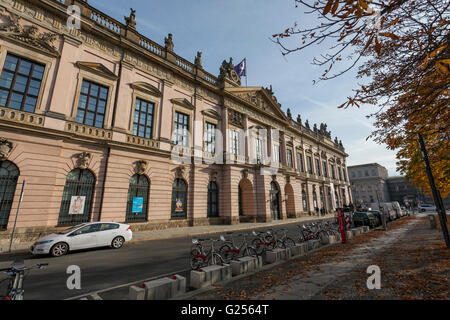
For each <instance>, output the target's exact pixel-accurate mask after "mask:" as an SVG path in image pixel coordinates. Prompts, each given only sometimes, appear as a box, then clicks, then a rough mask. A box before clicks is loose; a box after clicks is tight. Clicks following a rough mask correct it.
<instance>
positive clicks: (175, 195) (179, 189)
mask: <svg viewBox="0 0 450 320" xmlns="http://www.w3.org/2000/svg"><path fill="white" fill-rule="evenodd" d="M186 218H187V185H186V182H184V180H183V179H176V180H175V181H174V182H173V185H172V219H186Z"/></svg>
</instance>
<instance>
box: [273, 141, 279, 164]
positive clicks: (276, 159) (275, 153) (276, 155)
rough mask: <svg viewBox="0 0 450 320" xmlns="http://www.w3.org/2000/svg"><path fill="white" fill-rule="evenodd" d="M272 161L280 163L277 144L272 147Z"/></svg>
mask: <svg viewBox="0 0 450 320" xmlns="http://www.w3.org/2000/svg"><path fill="white" fill-rule="evenodd" d="M273 161H274V162H275V163H280V146H279V145H277V144H274V145H273Z"/></svg>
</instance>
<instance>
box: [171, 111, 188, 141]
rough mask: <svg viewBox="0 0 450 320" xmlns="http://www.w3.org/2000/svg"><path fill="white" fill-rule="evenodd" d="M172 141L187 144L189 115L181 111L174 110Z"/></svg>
mask: <svg viewBox="0 0 450 320" xmlns="http://www.w3.org/2000/svg"><path fill="white" fill-rule="evenodd" d="M174 129H175V131H174V138H173V143H174V144H176V145H178V146H182V147H188V146H189V116H188V115H187V114H184V113H181V112H175V126H174Z"/></svg>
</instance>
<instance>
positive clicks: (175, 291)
mask: <svg viewBox="0 0 450 320" xmlns="http://www.w3.org/2000/svg"><path fill="white" fill-rule="evenodd" d="M172 279H173V280H175V281H174V282H172V298H173V297H177V296H180V295H182V294H185V293H186V278H185V277H183V276H180V275H179V274H176V275H174V276H173V277H172Z"/></svg>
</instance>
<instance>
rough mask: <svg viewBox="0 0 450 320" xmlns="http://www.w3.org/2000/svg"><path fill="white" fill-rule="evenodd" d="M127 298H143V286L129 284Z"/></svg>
mask: <svg viewBox="0 0 450 320" xmlns="http://www.w3.org/2000/svg"><path fill="white" fill-rule="evenodd" d="M128 298H129V299H130V300H145V288H140V287H138V286H131V287H130V289H129V291H128Z"/></svg>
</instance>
